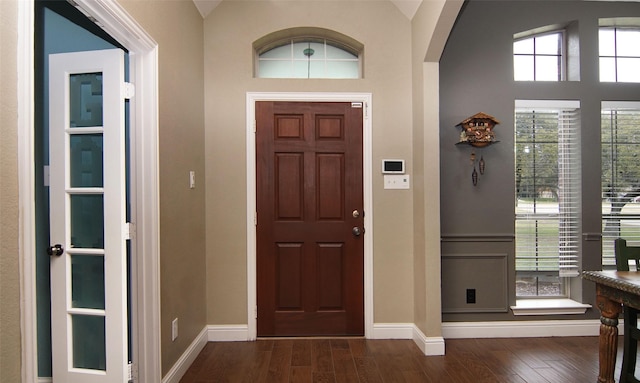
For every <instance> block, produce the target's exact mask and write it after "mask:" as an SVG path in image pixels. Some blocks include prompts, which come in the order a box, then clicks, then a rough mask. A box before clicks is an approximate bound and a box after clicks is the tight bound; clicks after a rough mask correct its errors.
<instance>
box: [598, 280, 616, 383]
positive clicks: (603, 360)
mask: <svg viewBox="0 0 640 383" xmlns="http://www.w3.org/2000/svg"><path fill="white" fill-rule="evenodd" d="M597 303H598V308H599V309H600V313H601V314H602V315H601V316H600V351H599V352H600V374H599V375H598V383H615V380H614V378H613V374H614V371H615V368H616V352H617V350H618V315H619V314H620V312H621V311H622V305H620V303H618V302H614V301H612V300H610V299H609V298H607V297H605V296H602V295H600V293H599V292H598V296H597Z"/></svg>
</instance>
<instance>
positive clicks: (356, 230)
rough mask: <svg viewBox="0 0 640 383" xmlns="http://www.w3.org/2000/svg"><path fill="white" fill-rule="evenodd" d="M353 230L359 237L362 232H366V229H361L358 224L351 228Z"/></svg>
mask: <svg viewBox="0 0 640 383" xmlns="http://www.w3.org/2000/svg"><path fill="white" fill-rule="evenodd" d="M351 232H352V233H353V235H355V236H356V237H359V236H360V235H361V234H362V233H364V229H360V228H359V227H358V226H354V227H353V229H351Z"/></svg>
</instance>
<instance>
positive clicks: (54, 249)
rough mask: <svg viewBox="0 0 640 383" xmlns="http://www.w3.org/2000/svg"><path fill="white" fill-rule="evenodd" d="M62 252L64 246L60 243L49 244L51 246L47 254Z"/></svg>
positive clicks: (59, 254)
mask: <svg viewBox="0 0 640 383" xmlns="http://www.w3.org/2000/svg"><path fill="white" fill-rule="evenodd" d="M62 253H64V248H63V247H62V245H61V244H59V243H56V244H55V245H53V246H49V248H48V249H47V254H49V255H56V256H61V255H62Z"/></svg>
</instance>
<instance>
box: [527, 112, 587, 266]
mask: <svg viewBox="0 0 640 383" xmlns="http://www.w3.org/2000/svg"><path fill="white" fill-rule="evenodd" d="M515 119H516V127H515V137H516V139H515V151H516V153H515V154H516V156H515V157H516V208H515V210H516V211H515V213H516V272H529V273H530V272H554V273H555V272H557V273H558V274H557V275H558V276H559V277H574V276H578V269H579V263H580V262H579V256H580V241H579V239H580V232H581V227H580V211H581V189H580V188H581V178H580V169H581V158H580V157H581V156H580V110H579V102H578V101H549V100H547V101H536V100H517V101H516V112H515Z"/></svg>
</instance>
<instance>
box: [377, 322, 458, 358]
mask: <svg viewBox="0 0 640 383" xmlns="http://www.w3.org/2000/svg"><path fill="white" fill-rule="evenodd" d="M371 339H412V340H413V341H414V342H415V344H416V346H418V348H419V349H420V350H421V351H422V353H423V354H424V355H444V350H445V347H444V338H443V337H440V336H438V337H428V336H426V335H424V333H423V332H422V331H420V329H419V328H418V326H416V325H415V324H413V323H375V324H374V325H373V334H372V336H371Z"/></svg>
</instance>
